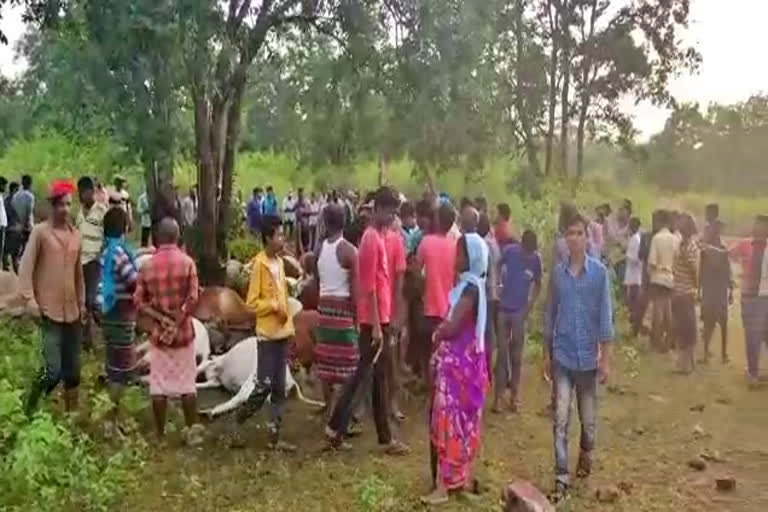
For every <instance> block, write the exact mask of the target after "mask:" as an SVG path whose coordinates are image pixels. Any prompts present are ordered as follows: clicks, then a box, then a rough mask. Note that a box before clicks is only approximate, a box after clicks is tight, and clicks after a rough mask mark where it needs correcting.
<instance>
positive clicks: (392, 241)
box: [384, 221, 407, 421]
mask: <svg viewBox="0 0 768 512" xmlns="http://www.w3.org/2000/svg"><path fill="white" fill-rule="evenodd" d="M384 246H385V249H386V251H387V269H388V271H389V275H390V277H391V282H392V283H391V284H392V321H391V323H390V329H389V340H387V343H388V345H389V348H390V358H389V363H390V364H389V369H388V370H389V375H388V377H389V390H390V397H389V398H390V400H391V409H390V410H391V412H392V417H393V418H396V419H397V420H398V421H402V420H403V419H405V415H404V414H403V413H402V411H401V410H400V403H399V400H398V398H399V396H400V378H399V372H398V369H399V368H400V366H401V362H402V359H403V354H402V350H401V345H400V334H401V330H402V328H403V324H404V323H405V316H406V314H407V308H406V302H405V298H404V297H403V279H404V276H405V269H406V262H405V242H404V241H403V235H402V234H401V228H400V223H399V222H398V221H395V222H393V223H392V226H391V227H390V229H388V230H387V232H386V235H385V238H384Z"/></svg>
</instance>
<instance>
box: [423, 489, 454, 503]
mask: <svg viewBox="0 0 768 512" xmlns="http://www.w3.org/2000/svg"><path fill="white" fill-rule="evenodd" d="M448 500H449V497H448V493H447V492H446V491H443V490H440V489H436V490H434V491H432V493H430V494H427V495H426V496H422V497H421V498H420V499H419V501H421V503H422V504H423V505H427V506H430V507H435V506H437V505H444V504H446V503H448Z"/></svg>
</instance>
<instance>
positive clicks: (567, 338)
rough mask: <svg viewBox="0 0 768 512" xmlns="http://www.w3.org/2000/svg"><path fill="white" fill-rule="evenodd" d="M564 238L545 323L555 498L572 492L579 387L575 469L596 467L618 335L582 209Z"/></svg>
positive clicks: (584, 472) (586, 473) (607, 288)
mask: <svg viewBox="0 0 768 512" xmlns="http://www.w3.org/2000/svg"><path fill="white" fill-rule="evenodd" d="M565 238H566V243H567V245H568V252H569V255H570V256H569V258H568V259H567V260H566V261H563V262H560V263H557V264H556V265H555V267H554V268H553V270H552V276H551V277H550V289H549V294H550V295H549V302H548V307H547V312H546V324H545V340H546V343H547V345H548V351H549V354H550V358H548V360H547V364H548V365H549V368H547V372H548V374H551V375H552V379H553V386H554V395H555V403H554V406H555V424H554V441H555V443H554V444H555V496H554V498H555V500H559V499H562V498H563V497H564V496H565V495H566V493H567V492H568V484H569V475H568V425H569V422H570V414H571V395H572V393H573V390H574V389H575V391H576V400H577V403H578V408H579V420H580V421H581V452H580V455H579V462H578V465H577V469H576V475H577V476H578V477H582V478H585V477H587V476H589V474H590V473H591V471H592V452H593V449H594V446H595V432H596V418H597V381H598V377H599V379H600V381H601V382H605V380H606V379H607V378H608V374H609V372H610V367H609V361H610V358H611V345H610V342H611V341H612V340H613V309H612V305H611V286H610V284H611V283H610V278H609V276H608V272H607V270H606V268H605V267H604V266H603V264H602V263H600V262H599V261H598V260H596V259H594V258H591V257H589V256H588V255H587V254H586V248H587V221H586V220H585V219H584V218H583V217H582V216H581V215H579V214H574V215H572V216H571V217H570V219H569V220H568V223H567V226H566V232H565Z"/></svg>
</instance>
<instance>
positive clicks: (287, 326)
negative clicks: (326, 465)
mask: <svg viewBox="0 0 768 512" xmlns="http://www.w3.org/2000/svg"><path fill="white" fill-rule="evenodd" d="M261 238H262V242H263V245H264V250H263V251H261V252H260V253H259V254H257V255H256V257H255V258H254V259H253V267H252V269H251V282H250V285H249V286H248V295H247V298H246V304H247V306H248V308H249V309H251V310H252V311H253V313H254V315H255V316H256V334H257V336H258V337H259V338H261V339H260V341H259V348H258V373H257V382H256V388H255V389H254V391H253V393H251V396H250V397H249V399H248V401H247V402H246V403H245V404H244V405H243V406H242V407H241V408H240V410H239V411H238V413H237V423H238V424H243V423H244V422H245V421H246V420H247V419H248V418H249V417H250V416H252V415H253V414H254V413H256V411H258V410H259V409H261V406H262V405H263V404H264V401H265V400H266V399H267V397H270V401H271V403H272V411H271V414H272V418H271V420H272V421H271V422H270V424H269V434H270V439H269V446H270V448H272V449H275V450H281V451H289V452H293V451H295V450H296V447H295V446H293V445H291V444H289V443H286V442H285V441H282V440H280V423H281V422H282V408H283V402H284V401H285V377H286V364H287V360H288V341H289V339H290V338H291V337H292V336H293V335H294V328H293V320H292V319H291V315H290V314H289V313H288V286H287V283H286V280H285V270H284V268H283V260H282V258H280V256H279V254H280V252H281V251H282V250H283V245H284V244H285V239H284V236H283V227H282V224H281V222H280V219H279V218H277V217H265V218H264V219H263V221H262V228H261Z"/></svg>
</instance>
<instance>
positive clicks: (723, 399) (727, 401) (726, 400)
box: [715, 396, 731, 405]
mask: <svg viewBox="0 0 768 512" xmlns="http://www.w3.org/2000/svg"><path fill="white" fill-rule="evenodd" d="M715 402H717V403H718V404H720V405H731V399H730V398H728V397H727V396H721V397H718V398H716V399H715Z"/></svg>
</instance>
